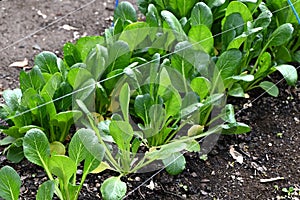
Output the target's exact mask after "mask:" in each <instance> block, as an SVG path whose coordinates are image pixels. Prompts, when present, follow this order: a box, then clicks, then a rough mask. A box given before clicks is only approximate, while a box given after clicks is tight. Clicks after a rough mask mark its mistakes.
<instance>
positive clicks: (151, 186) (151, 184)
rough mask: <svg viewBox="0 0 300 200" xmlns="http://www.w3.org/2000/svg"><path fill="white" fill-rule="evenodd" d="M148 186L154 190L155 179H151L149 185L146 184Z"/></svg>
mask: <svg viewBox="0 0 300 200" xmlns="http://www.w3.org/2000/svg"><path fill="white" fill-rule="evenodd" d="M146 187H147V188H149V189H150V190H154V188H155V185H154V182H153V180H151V181H150V183H149V185H146Z"/></svg>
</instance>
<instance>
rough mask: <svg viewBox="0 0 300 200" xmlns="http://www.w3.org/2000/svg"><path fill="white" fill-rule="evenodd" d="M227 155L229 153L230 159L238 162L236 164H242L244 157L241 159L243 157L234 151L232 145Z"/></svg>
mask: <svg viewBox="0 0 300 200" xmlns="http://www.w3.org/2000/svg"><path fill="white" fill-rule="evenodd" d="M229 153H230V155H231V156H232V158H233V159H234V160H236V162H238V163H240V164H243V162H244V157H243V155H242V154H240V153H239V152H237V151H236V150H235V149H234V147H233V145H231V146H230V149H229Z"/></svg>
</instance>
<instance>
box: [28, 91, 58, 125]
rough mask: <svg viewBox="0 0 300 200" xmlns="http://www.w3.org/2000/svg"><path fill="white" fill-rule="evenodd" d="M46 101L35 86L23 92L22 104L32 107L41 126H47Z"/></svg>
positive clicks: (32, 111) (31, 109)
mask: <svg viewBox="0 0 300 200" xmlns="http://www.w3.org/2000/svg"><path fill="white" fill-rule="evenodd" d="M45 103H46V102H45V100H44V99H43V97H41V96H40V95H39V94H38V93H37V91H35V90H34V89H33V88H29V89H28V90H26V91H25V92H24V93H23V97H22V104H23V105H26V106H27V107H28V108H29V109H30V111H31V113H32V114H33V115H35V117H36V118H37V120H38V122H39V123H40V125H41V127H44V126H47V124H46V120H48V119H46V116H47V107H46V106H44V104H45ZM54 112H55V111H54ZM50 114H52V113H50ZM47 123H48V122H47Z"/></svg>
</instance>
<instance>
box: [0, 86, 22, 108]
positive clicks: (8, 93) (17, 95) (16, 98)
mask: <svg viewBox="0 0 300 200" xmlns="http://www.w3.org/2000/svg"><path fill="white" fill-rule="evenodd" d="M2 96H3V99H4V101H5V103H6V105H7V106H8V107H9V108H10V109H11V110H12V111H16V110H17V109H18V108H19V106H20V103H21V98H22V92H21V90H20V89H14V90H5V91H4V92H3V94H2Z"/></svg>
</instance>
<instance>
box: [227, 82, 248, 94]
mask: <svg viewBox="0 0 300 200" xmlns="http://www.w3.org/2000/svg"><path fill="white" fill-rule="evenodd" d="M228 94H229V95H230V96H233V97H245V93H244V89H243V88H242V86H241V84H239V83H234V84H233V85H232V87H230V89H229V91H228Z"/></svg>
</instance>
